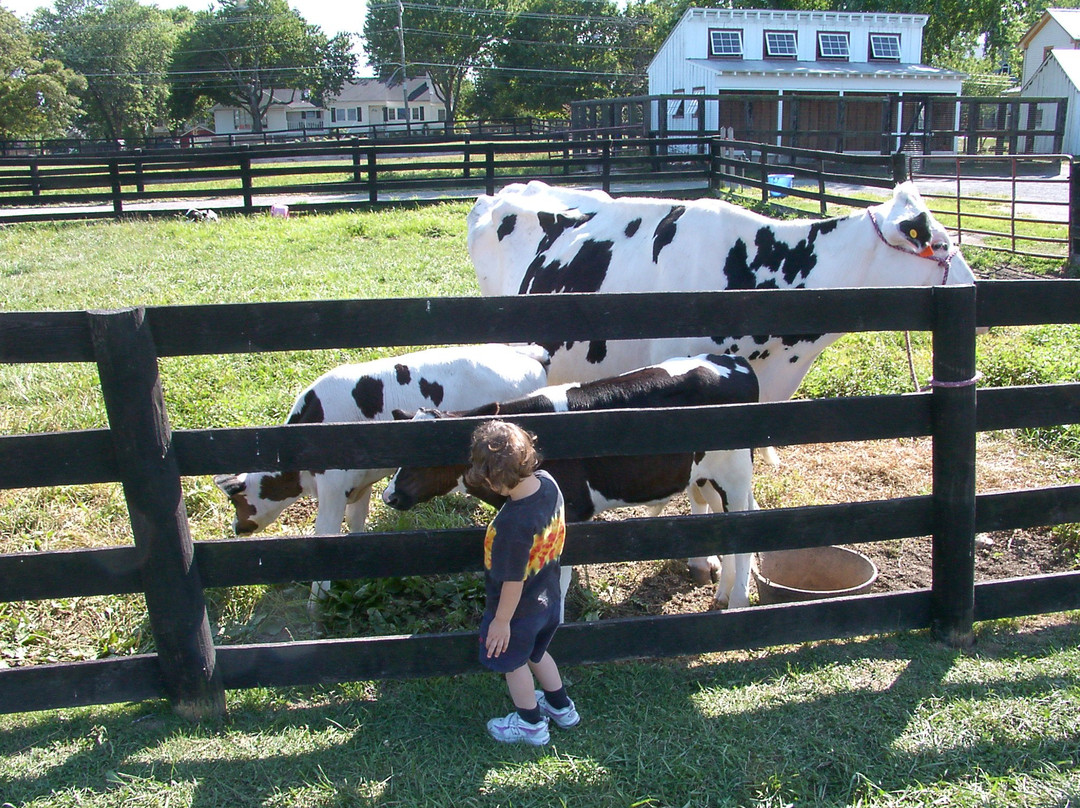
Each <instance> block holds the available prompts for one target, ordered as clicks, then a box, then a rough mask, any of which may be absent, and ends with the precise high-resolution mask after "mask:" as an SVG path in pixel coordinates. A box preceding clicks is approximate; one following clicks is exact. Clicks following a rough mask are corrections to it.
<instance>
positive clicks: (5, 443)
mask: <svg viewBox="0 0 1080 808" xmlns="http://www.w3.org/2000/svg"><path fill="white" fill-rule="evenodd" d="M1075 322H1080V281H1011V282H1008V281H1006V282H1003V281H997V282H986V283H980V284H979V285H978V291H977V294H976V289H975V288H974V287H938V288H933V289H922V288H919V289H908V288H905V289H877V290H827V291H813V290H773V291H752V292H711V293H667V294H648V295H644V294H642V295H621V296H614V295H551V296H537V297H515V298H488V299H481V298H475V299H474V298H435V299H404V300H400V299H399V300H343V301H330V302H297V303H265V304H235V305H216V306H214V305H211V306H178V307H160V308H147V309H145V310H144V309H132V310H122V311H115V312H83V311H76V312H53V313H0V361H3V362H17V363H32V362H96V363H97V364H98V367H99V372H100V377H101V385H102V392H103V394H104V398H105V402H106V409H107V412H108V417H109V422H110V425H111V426H110V428H109V429H92V430H86V431H78V432H64V433H50V434H26V435H9V436H3V437H0V487H3V488H14V487H35V486H53V485H70V484H85V483H99V482H108V481H120V482H122V483H123V486H124V491H125V496H126V499H127V503H128V508H129V511H130V515H131V522H132V528H133V534H134V539H135V542H134V546H133V547H109V548H102V549H93V550H80V551H70V552H41V553H21V554H13V555H5V556H0V581H3V587H2V591H0V598H2V599H3V600H4V601H20V600H36V599H47V598H64V597H74V596H84V595H101V594H108V593H132V592H144V593H145V594H146V602H147V608H148V611H149V618H150V624H151V629H152V633H153V637H154V640H155V644H156V649H157V653H155V654H142V655H137V656H127V657H118V658H107V659H100V660H95V661H89V662H76V663H71V664H57V665H38V666H29V667H22V668H13V669H9V670H0V712H15V711H26V710H41V709H46V708H53V707H70V706H76V705H88V704H98V703H109V702H116V701H129V700H142V699H151V698H159V697H163V696H164V697H168V698H169V699H170V700H171V701H172V703H173V706H174V708H175V709H177V710H178V711H179V712H181V713H183V714H187V715H191V716H195V717H198V716H203V715H208V714H214V713H217V712H220V711H221V710H222V709H223V704H224V695H223V694H224V690H226V689H230V688H247V687H256V686H283V685H302V684H315V683H329V682H340V681H347V680H365V679H373V678H382V677H416V676H432V675H442V674H456V673H462V672H468V671H472V670H474V669H475V668H476V665H475V653H476V652H475V648H476V635H475V633H472V632H460V633H453V634H443V635H422V636H413V637H376V638H353V639H345V640H322V641H312V642H294V643H274V644H260V645H237V646H221V647H214V645H213V644H212V643H211V639H210V637H211V635H210V630H209V626H208V621H207V615H206V608H205V604H204V599H203V587H223V586H238V585H247V584H261V583H281V582H285V581H293V580H312V579H326V578H358V577H379V576H391V575H393V576H398V575H423V574H433V573H456V572H461V571H467V570H475V569H477V568H478V567H479V562H480V557H481V553H480V549H479V548H480V543H481V537H482V529H480V528H470V529H462V530H440V531H409V532H402V533H368V534H364V535H363V537H362V538H360V537H357V536H318V537H303V538H301V537H296V538H254V539H243V540H240V539H236V540H222V541H211V542H198V543H193V542H192V541H191V538H190V533H189V531H188V525H187V518H186V514H185V511H184V505H183V498H182V496H181V493H180V479H181V476H182V475H209V474H214V473H218V472H224V471H229V470H234V469H236V468H248V469H288V468H291V469H295V468H317V467H322V468H326V467H331V468H366V467H389V466H394V465H397V464H399V463H401V462H405V461H407V462H409V463H417V464H429V463H439V462H445V461H449V460H451V459H455V458H458V457H460V456H461V453H462V452H463V451H464V450H465V446H466V445H467V440H468V434H469V432H470V430H471V428H472V426H473V425H474V424H473V423H471V422H470V420H469V419H463V420H460V421H455V420H446V421H436V422H416V423H412V422H405V423H392V422H391V423H366V424H319V425H305V426H297V425H293V426H272V427H254V428H245V429H203V430H177V431H171V429H170V426H169V421H168V416H167V413H166V412H165V409H164V404H163V400H162V396H161V385H160V380H159V376H158V361H157V360H158V359H159V358H160V357H168V356H177V355H198V354H219V353H244V352H256V351H258V352H262V351H283V350H294V349H318V348H331V347H350V348H357V347H367V346H386V345H424V344H438V343H472V342H478V341H481V342H482V341H507V340H521V339H527V340H535V341H539V342H557V341H561V340H567V339H570V340H582V339H590V338H606V339H628V338H653V337H662V336H663V337H674V336H693V335H699V334H721V333H741V334H760V333H777V331H778V329H777V328H776V324H777V323H783V328H782V330H783V332H790V333H824V332H831V331H878V330H894V329H911V330H929V331H932V332H933V344H934V367H933V373H934V378H935V379H936V380H938V381H939V382H945V383H950V382H951V383H959V384H957V385H954V386H939V387H935V388H933V390H932V392H922V393H914V394H906V395H891V396H872V397H858V398H846V399H834V400H814V401H793V402H783V403H768V404H755V405H746V406H726V407H705V408H692V409H677V408H676V409H665V410H657V411H635V410H622V411H608V412H596V413H584V412H578V413H563V414H557V415H536V416H525V417H523V418H522V419H521V420H522V421H525V422H527V423H528V426H529V427H530V428H532V429H534V430H535V431H536V432H537V433H538V434H539V435H540V437H541V440H542V442H543V445H544V448H545V452H546V454H547V455H548V456H549V457H552V458H556V457H572V456H583V455H588V454H613V455H630V454H635V453H655V452H671V451H684V450H702V449H722V448H737V447H742V446H748V445H769V444H771V445H785V444H799V443H818V442H829V441H845V440H865V439H875V438H895V437H910V436H919V435H932V436H933V468H934V471H933V493H932V494H930V495H928V496H920V497H909V498H903V499H893V500H887V501H881V502H854V503H847V504H842V505H830V506H818V507H801V508H793V509H775V510H767V511H758V512H745V513H732V514H720V515H713V516H696V517H695V516H690V517H676V518H665V519H651V520H634V521H633V522H630V523H626V522H623V523H620V522H591V523H585V524H577V525H572V526H571V527H570V529H569V531H568V537H567V545H566V552H565V555H564V560H565V562H566V563H568V564H585V563H597V562H603V561H636V560H643V559H656V558H671V557H680V556H700V555H708V554H712V553H733V552H751V551H767V550H774V549H781V548H789V547H809V546H817V545H824V544H842V543H849V542H863V541H875V540H885V539H894V538H901V537H907V536H925V535H932V536H933V548H934V549H933V552H934V563H933V575H934V577H933V585H932V587H931V588H930V589H928V590H919V591H906V592H894V593H889V594H879V595H866V596H862V597H859V598H858V599H857V600H855V601H852V600H833V601H829V600H826V601H819V602H814V603H809V604H799V605H780V606H761V607H755V608H751V609H745V610H734V611H731V612H728V613H716V612H712V613H703V614H686V615H676V616H665V617H651V618H628V619H619V620H606V621H600V622H594V623H577V624H571V625H568V626H566V627H564V629H563V630H562V631H560V633H559V635H558V638H557V643H558V655H559V659H560V660H561V661H562V662H563V663H564V664H580V663H595V662H603V661H609V660H618V659H626V658H635V657H655V656H665V655H676V654H695V653H701V652H705V651H716V650H725V649H734V648H749V647H762V646H768V645H773V644H777V643H788V642H799V641H807V640H816V639H823V638H829V637H837V638H839V637H848V636H855V635H861V634H868V633H879V632H892V631H902V630H910V629H920V628H927V627H932V628H934V629H936V630H937V631H938V633H939V635H940V636H941V637H942V638H944V639H945V640H947V641H949V642H953V643H957V644H960V645H964V644H966V643H968V642H970V640H971V638H972V624H973V621H975V620H985V619H992V618H1001V617H1011V616H1017V615H1025V614H1038V613H1043V612H1051V611H1059V610H1066V609H1074V608H1078V607H1080V572H1071V573H1062V574H1056V575H1048V576H1040V577H1035V578H1025V579H1016V580H1007V581H993V582H984V583H979V584H975V583H974V537H975V533H976V531H990V530H1004V529H1012V528H1018V527H1025V526H1032V525H1045V524H1057V523H1062V522H1072V521H1078V520H1080V486H1065V487H1054V488H1047V489H1038V490H1025V491H1017V492H1011V493H1001V494H994V495H980V496H978V497H976V495H975V434H976V432H977V431H982V430H997V429H1006V428H1014V427H1040V426H1050V425H1056V424H1062V423H1075V422H1077V421H1078V420H1080V384H1064V385H1048V386H1033V387H1021V388H1000V389H981V390H979V391H978V393H976V390H975V387H974V386H973V384H971V383H970V382H971V380H972V379H973V377H974V375H975V333H976V326H989V325H998V324H1008V325H1020V324H1033V323H1075Z"/></svg>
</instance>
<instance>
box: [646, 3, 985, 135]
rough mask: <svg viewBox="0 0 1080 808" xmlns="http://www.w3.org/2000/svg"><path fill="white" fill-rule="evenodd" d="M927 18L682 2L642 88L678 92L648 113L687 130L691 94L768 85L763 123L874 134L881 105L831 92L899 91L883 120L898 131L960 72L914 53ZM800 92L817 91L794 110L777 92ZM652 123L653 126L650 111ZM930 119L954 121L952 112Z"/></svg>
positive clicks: (956, 88)
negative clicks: (895, 111)
mask: <svg viewBox="0 0 1080 808" xmlns="http://www.w3.org/2000/svg"><path fill="white" fill-rule="evenodd" d="M926 21H927V17H926V16H925V15H922V14H878V13H855V12H846V11H779V10H771V9H721V8H690V9H687V11H686V13H685V14H683V17H682V19H681V20H680V21H679V23H678V24H677V25H676V26H675V28H674V29H673V30H672V32H671V33H670V34H669V35H668V37H667V39H666V40H665V41H664V43H663V45H661V47H660V49H659V51H658V52H657V54H656V56H655V57H654V58H653V60H652V62H650V64H649V68H648V75H649V94H650V95H653V96H665V95H686V96H687V98H686V100H685V101H683V100H681V99H667V104H666V105H664V106H663V107H661V108H657V109H654V110H653V115H654V116H656V115H658V114H661V113H666V115H667V116H668V120H667V121H666V123H665V126H664V127H663V128H666V129H667V130H668V131H678V130H680V129H682V130H692V129H693V128H694V126H695V124H700V122H699V121H698V119H697V117H696V113H697V100H696V99H694V98H693V96H694V95H712V96H715V95H716V94H718V93H762V92H768V93H770V94H772V95H773V96H774V98H773V100H772V101H771V102H765V103H764V104H763V105H762V107H761V109H760V114H759V118H769V117H772V120H762V121H761V125H760V127H759V128H760V129H762V130H774V131H777V132H784V131H785V130H787V131H792V130H793V129H804V130H813V129H819V130H826V129H830V128H832V129H835V128H836V127H837V124H838V122H843V127H846V128H848V129H850V130H856V131H865V132H866V133H868V135H870V134H872V133H877V135H878V139H879V140H880V133H881V132H882V123H883V122H882V112H881V108H880V105H873V104H859V103H852V104H846V105H845V104H842V103H841V101H840V99H844V98H845V97H847V96H850V97H851V99H852V100H853V101H855V100H857V99H858V98H859V97H860V96H863V97H864V98H865V97H866V96H868V95H871V94H872V95H873V96H875V97H877V98H881V97H882V96H883V95H886V94H887V95H891V96H894V97H897V98H898V99H899V109H900V111H899V114H897V115H895V116H893V120H891V121H890V122H889V128H892V129H895V133H896V134H897V135H900V134H901V133H902V132H903V131H906V130H908V129H910V128H911V124H912V123H918V122H916V121H913V118H912V116H913V115H919V114H922V113H921V112H920V113H916V112H915V110H916V109H919V108H920V107H919V102H921V101H924V100H925V99H926V98H928V97H931V96H943V95H944V96H954V97H955V96H958V95H960V92H961V83H962V81H963V79H964V74H962V73H958V72H956V71H952V70H945V69H942V68H935V67H930V66H928V65H924V64H922V63H921V59H922V32H923V28H924V26H925V25H926ZM800 94H801V95H804V96H806V95H814V96H817V97H816V98H815V99H814V101H813V102H810V103H805V102H804V103H803V104H801V105H800V106H799V113H798V118H795V117H793V115H794V114H795V113H793V111H792V108H793V105H792V104H791V103H787V104H785V101H788V102H790V101H791V100H792V99H793V98H798V96H799V95H800ZM823 95H825V96H830V97H832V98H834V99H836V100H835V101H831V102H830V101H828V100H823V99H822V98H821V96H823ZM712 106H713V108H715V105H712ZM785 106H786V107H787V109H785ZM842 106H843V107H844V108H845V109H844V111H843V112H840V108H841V107H842ZM905 107H906V109H905ZM708 109H709V105H707V106H706V113H707V112H708ZM943 111H944V110H943ZM719 114H720V115H721V116H722V115H723V113H722V112H720V113H719ZM944 114H947V115H949V116H950V118H953V117H955V116H956V114H957V112H956V106H955V105H954V104H950V105H949V109H948V110H947V111H945V112H944ZM852 116H855V118H856V119H854V120H853V119H852ZM652 123H653V125H654V128H655V127H659V124H660V122H659V121H653V122H652ZM716 123H718V124H720V125H723V121H718V122H716ZM934 123H935V124H936V125H937V126H938V128H941V129H954V128H955V125H951V124H953V123H954V122H953V120H949V121H935V122H934ZM943 124H945V125H943ZM705 128H707V129H711V128H715V127H714V126H711V125H709V124H705ZM738 136H739V133H738V132H736V137H738ZM780 140H781V138H780V137H778V138H777V141H778V142H779V141H780ZM868 142H870V148H873V149H876V148H877V145H878V144H877V143H873V142H872V140H871V141H868Z"/></svg>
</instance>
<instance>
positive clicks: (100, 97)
mask: <svg viewBox="0 0 1080 808" xmlns="http://www.w3.org/2000/svg"><path fill="white" fill-rule="evenodd" d="M31 27H32V28H33V30H34V31H36V32H37V33H38V34H39V35H40V36H41V37H42V39H43V42H44V48H45V52H46V53H47V54H49V55H50V56H52V57H53V58H56V59H59V60H60V61H62V62H63V63H64V64H65V65H67V66H68V67H69V68H71V69H73V70H76V71H78V72H79V73H81V74H83V75H84V76H85V77H86V81H87V86H86V91H85V93H84V95H83V109H84V112H85V115H84V117H83V119H82V120H81V125H82V126H83V128H84V129H85V130H86V131H87V132H88V134H90V135H92V136H94V137H104V138H110V139H115V138H121V137H133V138H141V137H144V136H145V135H146V134H147V133H149V132H150V131H152V129H153V128H154V127H155V126H164V125H167V123H168V100H169V82H168V76H167V70H168V64H169V56H170V54H171V53H172V50H173V46H174V44H175V42H176V35H177V30H178V29H177V24H176V22H175V21H174V17H173V16H171V15H169V14H167V13H166V12H163V11H161V10H160V9H158V8H157V7H155V6H145V5H142V4H141V3H139V2H138V0H56V3H55V7H54V9H51V10H50V9H47V8H39V9H38V10H37V11H36V12H35V13H34V16H33V18H32V20H31Z"/></svg>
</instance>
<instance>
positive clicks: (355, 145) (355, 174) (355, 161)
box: [351, 137, 360, 185]
mask: <svg viewBox="0 0 1080 808" xmlns="http://www.w3.org/2000/svg"><path fill="white" fill-rule="evenodd" d="M351 149H352V179H353V182H355V183H356V184H357V185H359V184H360V138H355V137H354V138H353V139H352V144H351Z"/></svg>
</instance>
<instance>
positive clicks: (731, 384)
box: [383, 354, 758, 607]
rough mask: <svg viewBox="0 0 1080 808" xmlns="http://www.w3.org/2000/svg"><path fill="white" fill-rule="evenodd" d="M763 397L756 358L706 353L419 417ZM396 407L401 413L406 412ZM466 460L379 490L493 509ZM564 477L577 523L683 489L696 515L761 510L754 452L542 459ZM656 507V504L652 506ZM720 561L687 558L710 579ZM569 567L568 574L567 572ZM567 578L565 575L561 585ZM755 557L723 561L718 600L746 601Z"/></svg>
mask: <svg viewBox="0 0 1080 808" xmlns="http://www.w3.org/2000/svg"><path fill="white" fill-rule="evenodd" d="M757 400H758V384H757V379H756V378H755V376H754V372H753V370H752V369H751V368H750V364H749V363H748V362H747V361H746V360H744V359H742V358H739V357H732V356H719V355H707V354H703V355H701V356H694V357H689V358H680V359H669V360H667V361H666V362H662V363H660V364H657V365H653V366H650V367H646V368H640V369H638V370H633V371H630V372H629V373H624V374H622V375H619V376H615V377H612V378H607V379H600V380H597V381H592V382H585V383H573V384H562V385H555V386H550V387H543V388H541V389H539V390H536V391H534V392H532V393H530V394H529V395H527V396H524V397H521V398H516V399H512V400H509V401H502V402H491V403H489V404H485V405H484V406H480V407H475V408H473V409H470V410H464V411H458V412H453V413H441V412H438V411H435V410H430V409H429V410H421V411H419V412H417V413H416V414H415V416H413V417H416V418H436V417H444V416H446V415H449V416H451V417H470V416H498V417H503V416H513V415H522V414H527V413H542V412H566V411H570V410H574V411H576V410H606V409H623V408H645V407H692V406H703V405H713V404H748V403H753V402H756V401H757ZM411 415H412V414H410V413H395V417H403V418H404V417H410V416H411ZM466 468H467V466H466V465H464V464H462V465H454V466H445V467H437V468H403V469H400V470H399V471H398V472H397V474H395V475H394V477H393V479H392V480H391V481H390V483H389V484H388V485H387V487H386V490H385V491H384V492H383V501H384V502H385V503H386V504H388V505H390V506H392V507H394V508H398V509H400V510H408V509H409V508H411V507H413V506H414V505H416V504H417V503H420V502H425V501H427V500H429V499H431V498H433V497H436V496H441V495H443V494H448V493H450V492H451V491H467V492H468V493H471V494H473V495H475V496H478V497H480V498H481V499H483V500H484V501H486V502H488V503H490V504H492V505H496V506H498V505H501V504H502V502H503V501H504V499H505V498H504V497H500V496H499V495H498V494H496V493H495V492H493V491H490V490H487V489H483V488H474V487H472V486H468V487H467V486H465V483H464V480H463V475H464V473H465V470H466ZM542 468H544V469H546V470H547V471H548V472H549V473H550V474H551V475H552V476H553V477H554V478H555V480H556V481H557V482H558V483H559V487H560V488H561V489H562V491H563V496H564V498H565V500H566V518H567V520H568V521H571V522H582V521H585V520H588V519H591V518H592V517H593V516H594V515H595V514H597V513H600V512H601V511H605V510H608V509H609V508H620V507H625V506H628V505H653V506H657V505H659V506H660V507H662V506H663V504H664V503H665V502H667V501H668V500H669V499H670V498H671V497H672V496H674V495H675V494H677V493H679V492H681V491H687V492H688V494H689V498H690V507H691V511H692V512H693V513H709V512H710V510H711V511H713V512H717V513H722V512H724V511H732V510H747V509H749V508H753V507H756V506H755V504H754V500H753V495H752V492H751V479H752V470H753V461H752V458H751V455H750V450H749V449H739V450H732V451H712V452H698V453H683V454H664V455H655V456H633V457H593V458H568V459H556V460H545V461H544V462H543V465H542ZM656 510H657V511H659V508H657V509H656ZM715 565H716V561H715V558H714V559H704V558H702V559H691V566H692V567H701V566H704V568H705V570H706V572H705V580H708V577H709V572H708V571H709V568H710V567H712V566H715ZM567 572H568V571H567ZM567 581H568V578H567V579H564V593H565V584H566V583H567ZM749 583H750V557H749V556H744V555H740V556H732V557H730V559H729V558H728V557H725V559H724V563H723V565H722V567H721V576H720V585H719V586H718V587H717V590H716V595H715V598H716V602H717V605H721V606H723V605H730V606H732V607H742V606H747V605H749Z"/></svg>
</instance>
